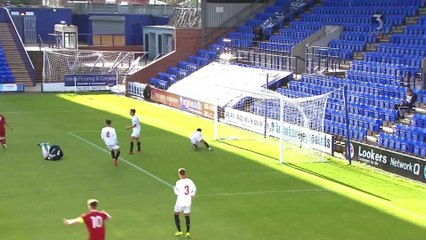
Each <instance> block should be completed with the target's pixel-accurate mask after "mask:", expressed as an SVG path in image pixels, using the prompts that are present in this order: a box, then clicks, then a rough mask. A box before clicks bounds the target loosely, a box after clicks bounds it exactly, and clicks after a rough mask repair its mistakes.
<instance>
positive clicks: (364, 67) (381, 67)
mask: <svg viewBox="0 0 426 240" xmlns="http://www.w3.org/2000/svg"><path fill="white" fill-rule="evenodd" d="M405 67H406V66H404V65H402V64H391V63H383V62H371V61H364V60H355V61H352V63H351V66H350V70H356V71H364V72H368V74H366V73H362V74H363V75H370V74H371V73H374V74H385V75H389V76H394V77H396V78H399V77H402V76H404V75H405V74H404V68H405Z"/></svg>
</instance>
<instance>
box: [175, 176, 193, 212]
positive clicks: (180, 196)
mask: <svg viewBox="0 0 426 240" xmlns="http://www.w3.org/2000/svg"><path fill="white" fill-rule="evenodd" d="M174 191H175V194H176V195H177V199H176V205H178V206H191V202H192V197H193V196H195V192H196V191H197V188H196V187H195V184H194V182H193V181H192V180H191V179H189V178H184V179H179V180H177V181H176V186H175V187H174Z"/></svg>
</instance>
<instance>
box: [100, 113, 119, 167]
mask: <svg viewBox="0 0 426 240" xmlns="http://www.w3.org/2000/svg"><path fill="white" fill-rule="evenodd" d="M105 123H106V126H105V127H104V128H102V130H101V139H102V140H104V143H105V145H106V146H107V148H108V149H109V150H110V151H111V157H112V160H113V161H114V165H115V166H116V167H117V165H118V158H119V157H120V146H119V145H118V139H117V133H116V132H115V129H114V128H113V127H111V120H106V121H105Z"/></svg>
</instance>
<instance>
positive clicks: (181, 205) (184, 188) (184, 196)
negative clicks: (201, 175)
mask: <svg viewBox="0 0 426 240" xmlns="http://www.w3.org/2000/svg"><path fill="white" fill-rule="evenodd" d="M178 174H179V180H177V181H176V185H175V186H174V187H173V190H174V192H175V194H176V195H177V199H176V204H175V209H174V212H175V213H174V218H175V224H176V228H177V232H176V233H175V236H177V237H179V236H182V234H183V232H182V230H181V227H180V218H179V215H180V213H181V212H183V214H184V215H185V223H186V237H188V238H189V237H190V233H189V230H190V227H191V220H190V218H189V213H190V212H191V203H192V198H193V197H194V196H195V192H196V191H197V188H196V186H195V184H194V182H193V181H192V180H191V179H189V178H187V177H186V170H185V168H179V170H178Z"/></svg>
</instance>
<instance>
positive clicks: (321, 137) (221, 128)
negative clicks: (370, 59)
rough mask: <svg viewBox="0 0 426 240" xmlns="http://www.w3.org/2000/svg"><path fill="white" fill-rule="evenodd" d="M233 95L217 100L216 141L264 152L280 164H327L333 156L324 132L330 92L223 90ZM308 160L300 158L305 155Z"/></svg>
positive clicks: (331, 145) (330, 145)
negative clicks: (297, 94) (304, 94)
mask: <svg viewBox="0 0 426 240" xmlns="http://www.w3.org/2000/svg"><path fill="white" fill-rule="evenodd" d="M224 88H226V91H227V92H228V93H229V92H230V91H232V92H233V96H238V97H236V98H235V99H233V100H231V101H228V102H227V103H220V101H218V104H217V107H216V108H215V109H216V112H215V117H214V138H215V139H216V140H219V141H222V142H225V143H227V144H230V145H233V146H236V147H239V148H244V149H249V150H250V151H255V149H259V148H260V149H261V150H260V152H262V154H264V153H265V154H266V155H268V156H271V157H273V158H277V159H279V161H280V163H284V162H291V161H289V160H290V159H292V161H294V160H293V157H298V158H301V159H300V161H304V162H314V161H321V162H322V161H325V160H326V157H325V154H323V153H326V154H332V153H333V136H332V135H330V134H326V133H325V132H324V119H325V109H326V105H327V101H328V99H329V97H330V96H331V93H327V94H323V95H316V96H311V97H303V98H290V97H287V96H284V95H283V94H280V93H277V92H273V91H270V90H268V89H264V88H259V89H252V90H243V89H237V88H230V87H224ZM306 154H307V155H309V157H300V156H302V155H306Z"/></svg>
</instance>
